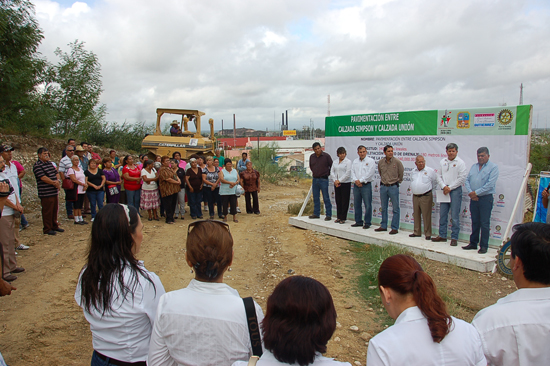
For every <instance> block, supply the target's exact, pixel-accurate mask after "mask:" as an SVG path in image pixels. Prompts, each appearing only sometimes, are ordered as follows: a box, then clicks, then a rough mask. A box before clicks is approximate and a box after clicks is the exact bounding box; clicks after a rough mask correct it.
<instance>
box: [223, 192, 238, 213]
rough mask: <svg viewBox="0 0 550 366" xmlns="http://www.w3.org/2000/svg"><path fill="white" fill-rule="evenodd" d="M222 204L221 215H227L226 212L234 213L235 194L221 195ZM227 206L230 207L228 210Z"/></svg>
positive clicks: (235, 204)
mask: <svg viewBox="0 0 550 366" xmlns="http://www.w3.org/2000/svg"><path fill="white" fill-rule="evenodd" d="M222 204H223V215H224V216H227V214H228V213H229V214H231V215H236V214H237V196H236V195H234V194H232V195H223V196H222ZM228 206H231V209H230V210H229V212H228V211H227V209H228Z"/></svg>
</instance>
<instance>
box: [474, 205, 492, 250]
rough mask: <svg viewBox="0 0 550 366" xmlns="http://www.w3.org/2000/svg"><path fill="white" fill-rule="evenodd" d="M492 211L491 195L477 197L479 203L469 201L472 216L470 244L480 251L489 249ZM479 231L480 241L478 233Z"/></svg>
mask: <svg viewBox="0 0 550 366" xmlns="http://www.w3.org/2000/svg"><path fill="white" fill-rule="evenodd" d="M492 210H493V195H492V194H488V195H485V196H481V197H479V201H473V200H471V201H470V213H471V214H472V234H471V235H470V244H472V245H475V246H477V245H478V244H479V247H480V248H481V249H487V248H488V247H489V234H490V232H491V211H492ZM480 231H481V241H480V240H479V232H480Z"/></svg>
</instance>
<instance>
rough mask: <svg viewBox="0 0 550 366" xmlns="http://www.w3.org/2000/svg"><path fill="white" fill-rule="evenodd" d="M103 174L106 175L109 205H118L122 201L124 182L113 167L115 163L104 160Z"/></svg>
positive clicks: (106, 192)
mask: <svg viewBox="0 0 550 366" xmlns="http://www.w3.org/2000/svg"><path fill="white" fill-rule="evenodd" d="M102 162H103V174H104V175H105V194H106V196H107V199H106V200H107V203H118V202H119V200H120V186H121V185H122V180H121V179H120V175H119V174H118V170H117V169H116V168H115V167H113V162H112V160H111V159H110V158H105V159H103V161H102Z"/></svg>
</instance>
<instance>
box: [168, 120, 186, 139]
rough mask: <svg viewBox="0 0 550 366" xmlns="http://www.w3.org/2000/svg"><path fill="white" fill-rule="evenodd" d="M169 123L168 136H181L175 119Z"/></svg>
mask: <svg viewBox="0 0 550 366" xmlns="http://www.w3.org/2000/svg"><path fill="white" fill-rule="evenodd" d="M170 125H171V126H172V127H170V136H183V135H182V132H181V129H180V127H179V124H178V121H177V120H173V121H172V123H170Z"/></svg>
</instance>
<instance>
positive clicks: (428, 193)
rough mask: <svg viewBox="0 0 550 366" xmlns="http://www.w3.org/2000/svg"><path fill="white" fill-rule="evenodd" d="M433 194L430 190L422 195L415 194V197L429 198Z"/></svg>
mask: <svg viewBox="0 0 550 366" xmlns="http://www.w3.org/2000/svg"><path fill="white" fill-rule="evenodd" d="M431 194H432V190H431V189H430V190H429V191H428V192H426V193H422V194H415V195H414V196H415V197H422V196H429V195H431Z"/></svg>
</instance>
